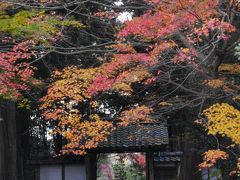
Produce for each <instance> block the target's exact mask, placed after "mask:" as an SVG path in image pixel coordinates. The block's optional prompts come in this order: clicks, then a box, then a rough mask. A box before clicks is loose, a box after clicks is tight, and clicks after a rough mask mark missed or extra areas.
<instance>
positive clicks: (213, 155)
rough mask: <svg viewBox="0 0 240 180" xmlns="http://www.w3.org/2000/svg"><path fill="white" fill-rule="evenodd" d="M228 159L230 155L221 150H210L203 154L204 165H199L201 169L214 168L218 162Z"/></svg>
mask: <svg viewBox="0 0 240 180" xmlns="http://www.w3.org/2000/svg"><path fill="white" fill-rule="evenodd" d="M226 159H228V154H227V153H226V152H224V151H221V150H208V151H207V152H205V153H204V154H203V160H204V161H203V163H201V164H200V165H199V168H200V169H205V168H211V167H213V166H214V165H215V164H216V163H217V161H218V160H226Z"/></svg>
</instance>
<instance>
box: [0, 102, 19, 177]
mask: <svg viewBox="0 0 240 180" xmlns="http://www.w3.org/2000/svg"><path fill="white" fill-rule="evenodd" d="M0 118H1V119H0V180H17V179H18V178H17V176H18V174H17V140H16V121H15V103H14V102H10V101H5V100H2V101H1V102H0Z"/></svg>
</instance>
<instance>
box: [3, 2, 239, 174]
mask: <svg viewBox="0 0 240 180" xmlns="http://www.w3.org/2000/svg"><path fill="white" fill-rule="evenodd" d="M129 2H130V3H133V5H134V6H129V9H128V8H124V6H123V7H122V8H121V7H120V6H116V5H114V2H112V1H111V2H109V3H107V4H104V3H101V2H98V1H96V2H95V1H93V2H92V1H91V2H86V4H87V3H90V4H91V3H92V4H94V5H96V4H97V5H99V6H100V7H98V6H97V7H98V8H95V9H94V8H92V6H91V8H92V9H91V8H89V9H91V12H90V13H86V9H81V7H83V6H78V5H84V2H81V3H82V4H80V2H78V3H76V2H73V3H69V4H66V6H65V8H66V9H67V8H71V7H72V6H77V7H76V8H79V9H78V10H79V11H80V12H81V13H78V15H81V14H83V13H86V14H84V17H85V18H86V19H84V18H80V19H77V18H76V20H73V19H74V18H73V17H70V18H68V16H70V15H71V14H74V13H76V11H75V9H71V11H69V14H68V15H66V16H63V15H62V14H61V13H62V12H59V14H56V13H58V12H57V10H58V9H59V8H61V3H60V2H59V1H49V2H47V1H39V2H38V3H37V4H35V5H31V4H30V5H29V4H24V3H22V2H21V3H22V6H23V7H24V6H25V7H41V8H43V9H44V8H45V9H46V11H40V10H31V11H29V10H24V11H21V12H16V13H15V14H14V15H10V14H7V11H5V10H7V8H9V4H6V3H3V4H1V6H0V9H1V8H3V9H4V11H3V12H4V13H5V14H4V13H3V14H2V13H1V14H0V23H1V25H0V31H1V32H2V33H4V35H5V36H4V37H5V38H3V39H2V43H3V44H4V43H5V44H10V43H11V44H12V47H11V50H5V51H4V52H3V53H1V55H0V62H1V64H0V67H1V72H0V73H1V76H0V77H1V79H0V84H1V87H3V88H1V95H4V96H6V97H13V98H17V97H18V96H19V95H20V93H19V92H20V91H22V90H26V89H28V87H29V83H30V82H32V80H33V69H34V68H33V65H34V63H36V67H37V68H38V70H39V69H41V68H42V66H40V65H39V64H38V63H39V60H42V59H44V57H48V58H49V59H51V61H48V62H47V63H48V66H47V70H48V71H50V72H49V73H51V74H52V75H51V77H47V78H46V77H45V76H41V77H45V78H46V79H47V80H46V79H45V82H47V83H50V84H49V85H48V90H47V93H46V95H45V96H43V97H41V99H40V100H41V107H40V110H41V111H42V114H43V117H44V118H45V119H46V120H47V121H48V122H50V123H52V124H54V125H53V127H52V129H53V134H59V135H61V136H62V137H64V138H65V140H66V144H65V145H64V146H63V149H62V151H61V152H62V153H74V154H78V155H79V154H80V155H82V154H85V153H86V152H87V151H88V150H89V149H91V148H96V147H97V146H98V143H99V142H101V141H104V140H106V139H107V136H108V135H109V134H110V133H111V132H112V131H113V130H114V128H115V127H117V126H127V125H130V124H140V123H143V122H156V121H157V122H159V121H160V122H161V121H163V120H164V119H167V118H168V117H170V118H171V117H173V116H174V115H173V114H177V113H179V112H180V111H181V112H185V113H186V114H188V111H191V112H192V114H193V115H192V116H193V117H188V118H189V119H190V120H191V122H196V123H197V124H200V127H203V128H204V131H205V132H206V134H205V135H206V136H207V135H209V136H210V137H212V138H213V139H214V140H216V141H217V143H216V144H217V145H216V146H214V145H213V146H212V147H211V148H208V149H210V150H208V151H206V152H205V153H204V154H203V159H204V162H203V163H202V164H200V168H201V169H203V168H210V167H213V166H214V165H216V164H217V163H218V161H219V160H220V161H221V160H227V159H228V157H229V156H230V155H233V156H234V158H235V165H236V166H235V167H233V171H232V173H231V174H232V175H234V174H235V175H239V161H238V160H237V159H238V158H239V149H238V146H239V132H240V127H239V99H240V98H239V73H240V72H239V69H240V68H239V67H240V65H239V62H238V58H239V49H240V48H239V46H238V43H239V38H240V37H239V34H238V30H239V25H238V24H239V14H240V8H239V2H238V1H234V0H226V1H225V0H166V1H162V0H144V1H139V2H138V1H137V2H135V1H122V3H123V4H127V3H129ZM21 3H20V4H21ZM75 3H76V4H75ZM16 4H17V3H16V2H15V1H12V3H10V5H11V6H12V5H16ZM52 4H53V5H52ZM41 8H39V9H41ZM131 8H132V9H133V10H132V12H131V13H132V16H133V19H132V20H129V21H126V22H125V23H124V24H122V23H119V22H118V23H117V22H116V18H117V16H118V15H119V14H120V13H121V12H123V11H129V12H130V11H131ZM37 9H38V8H37ZM89 9H88V10H89ZM55 10H56V11H55ZM76 14H77V13H76ZM91 18H92V19H93V20H92V21H90V20H89V19H91ZM96 21H97V23H96ZM83 24H84V25H83ZM93 24H94V25H95V26H94V25H93ZM92 26H93V27H92ZM65 27H66V29H64V28H65ZM96 27H101V30H98V32H94V33H93V34H91V33H92V32H93V31H94V30H95V31H96ZM68 28H69V29H68ZM71 28H77V29H81V31H80V30H79V31H73V30H72V29H71ZM84 29H87V30H84ZM100 31H101V32H100ZM89 32H90V33H89ZM6 34H7V36H6ZM76 34H77V35H76ZM89 34H90V35H89ZM71 35H72V36H74V35H76V36H74V37H71ZM85 36H87V37H86V38H85ZM78 41H79V42H81V43H79V42H78ZM86 52H90V53H89V54H87V55H86V54H84V53H86ZM53 54H58V56H57V57H58V58H59V59H60V61H59V60H56V59H58V58H56V56H55V55H53ZM80 54H84V55H82V56H81V55H80ZM48 55H49V56H48ZM61 55H62V56H61ZM66 57H68V58H69V57H70V58H69V59H71V60H72V61H70V60H69V59H67V58H66ZM54 58H56V59H54ZM66 59H67V60H66ZM23 60H24V61H23ZM43 62H44V63H45V64H44V65H46V62H45V61H43ZM59 64H60V65H59ZM44 73H45V72H44ZM44 73H42V74H44ZM39 74H41V73H39ZM46 74H47V73H46ZM44 75H45V74H44ZM116 99H117V101H116ZM181 121H183V120H181ZM189 124H190V123H189ZM189 127H190V125H189ZM222 141H223V142H224V145H222V144H221V142H222ZM205 149H206V148H205ZM234 168H235V169H234Z"/></svg>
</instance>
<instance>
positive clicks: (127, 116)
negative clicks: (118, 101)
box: [120, 105, 154, 126]
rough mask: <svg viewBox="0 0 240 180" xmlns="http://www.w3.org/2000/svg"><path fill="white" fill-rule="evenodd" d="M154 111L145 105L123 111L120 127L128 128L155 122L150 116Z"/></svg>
mask: <svg viewBox="0 0 240 180" xmlns="http://www.w3.org/2000/svg"><path fill="white" fill-rule="evenodd" d="M152 111H153V110H152V109H151V108H149V107H147V106H144V105H143V106H137V107H135V108H132V109H130V110H127V111H123V112H122V113H121V117H120V121H121V122H120V125H122V126H127V125H129V124H135V123H141V122H153V121H154V120H153V119H152V118H151V117H150V116H149V115H150V114H151V113H152Z"/></svg>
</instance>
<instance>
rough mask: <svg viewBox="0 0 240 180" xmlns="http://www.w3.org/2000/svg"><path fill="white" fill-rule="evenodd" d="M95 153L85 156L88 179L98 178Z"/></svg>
mask: <svg viewBox="0 0 240 180" xmlns="http://www.w3.org/2000/svg"><path fill="white" fill-rule="evenodd" d="M96 157H97V156H96V154H95V153H89V154H87V155H86V156H85V167H86V180H94V179H97V158H96Z"/></svg>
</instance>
